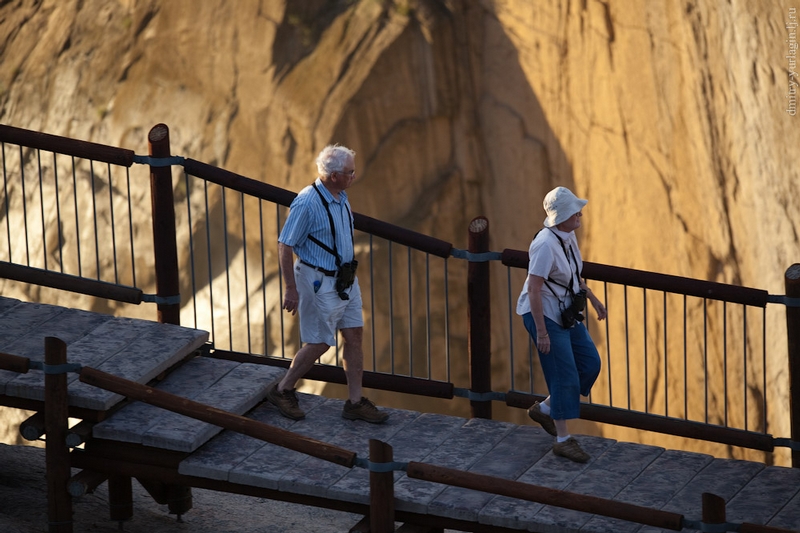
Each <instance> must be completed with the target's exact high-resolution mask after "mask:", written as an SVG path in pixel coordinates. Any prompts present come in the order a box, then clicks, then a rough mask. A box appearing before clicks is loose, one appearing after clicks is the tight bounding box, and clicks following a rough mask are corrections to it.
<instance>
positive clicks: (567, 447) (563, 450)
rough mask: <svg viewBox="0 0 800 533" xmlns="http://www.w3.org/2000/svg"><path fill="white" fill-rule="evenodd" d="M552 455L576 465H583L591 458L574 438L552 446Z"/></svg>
mask: <svg viewBox="0 0 800 533" xmlns="http://www.w3.org/2000/svg"><path fill="white" fill-rule="evenodd" d="M553 453H554V454H556V455H560V456H561V457H566V458H567V459H569V460H570V461H575V462H576V463H585V462H586V461H588V460H589V459H591V456H590V455H589V454H588V453H586V452H585V451H583V450H582V449H581V447H580V445H579V444H578V441H576V440H575V438H574V437H570V438H568V439H567V440H565V441H564V442H556V443H555V444H553Z"/></svg>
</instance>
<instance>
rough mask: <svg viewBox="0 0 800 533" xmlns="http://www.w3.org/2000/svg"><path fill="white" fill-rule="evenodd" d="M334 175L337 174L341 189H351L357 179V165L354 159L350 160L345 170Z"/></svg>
mask: <svg viewBox="0 0 800 533" xmlns="http://www.w3.org/2000/svg"><path fill="white" fill-rule="evenodd" d="M334 174H336V177H335V179H336V184H337V185H338V186H339V188H340V189H342V190H345V189H347V188H348V187H350V185H352V184H353V182H354V181H355V179H356V165H355V161H353V158H349V159H348V160H347V163H346V164H345V166H344V168H343V169H342V170H341V171H337V172H334Z"/></svg>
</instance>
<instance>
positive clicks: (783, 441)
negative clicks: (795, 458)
mask: <svg viewBox="0 0 800 533" xmlns="http://www.w3.org/2000/svg"><path fill="white" fill-rule="evenodd" d="M772 443H773V444H774V445H775V446H781V447H785V448H789V449H790V450H792V451H793V452H800V442H796V441H793V440H792V439H789V438H780V439H772Z"/></svg>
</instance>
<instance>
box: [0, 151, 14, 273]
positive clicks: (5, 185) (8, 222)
mask: <svg viewBox="0 0 800 533" xmlns="http://www.w3.org/2000/svg"><path fill="white" fill-rule="evenodd" d="M0 150H2V154H3V201H4V202H5V204H6V237H7V238H8V262H9V263H11V262H13V261H12V257H11V256H12V254H11V210H10V209H9V204H8V171H7V170H6V143H0Z"/></svg>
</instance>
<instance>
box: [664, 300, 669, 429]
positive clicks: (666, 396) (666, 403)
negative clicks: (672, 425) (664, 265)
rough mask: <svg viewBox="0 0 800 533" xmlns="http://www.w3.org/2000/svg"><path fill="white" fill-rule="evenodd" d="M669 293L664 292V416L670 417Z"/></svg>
mask: <svg viewBox="0 0 800 533" xmlns="http://www.w3.org/2000/svg"><path fill="white" fill-rule="evenodd" d="M668 316H669V315H668V312H667V291H664V416H669V364H668V357H667V353H668V351H669V343H668V342H667V335H668V333H667V331H668V330H667V319H668Z"/></svg>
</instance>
